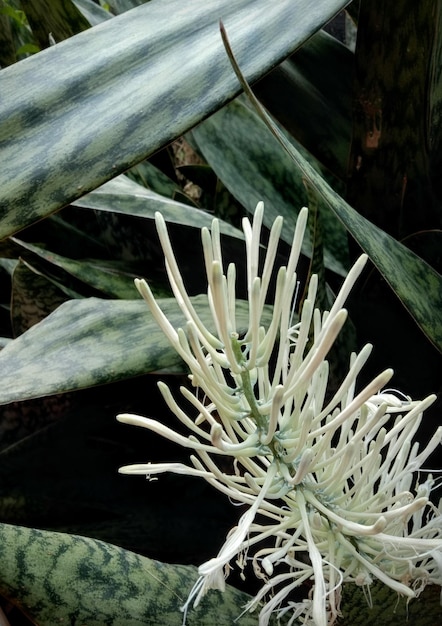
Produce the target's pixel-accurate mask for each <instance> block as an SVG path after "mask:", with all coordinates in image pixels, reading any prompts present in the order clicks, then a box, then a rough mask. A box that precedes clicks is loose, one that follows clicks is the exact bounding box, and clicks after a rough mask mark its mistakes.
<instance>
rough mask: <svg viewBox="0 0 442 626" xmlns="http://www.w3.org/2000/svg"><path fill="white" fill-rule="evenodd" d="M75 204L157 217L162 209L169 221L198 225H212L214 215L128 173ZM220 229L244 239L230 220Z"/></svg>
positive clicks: (184, 224) (138, 215) (221, 224)
mask: <svg viewBox="0 0 442 626" xmlns="http://www.w3.org/2000/svg"><path fill="white" fill-rule="evenodd" d="M73 205H74V206H78V207H83V208H88V209H95V210H99V211H107V212H110V213H121V214H124V215H132V216H137V217H145V218H148V219H151V220H153V219H154V217H155V213H156V211H160V212H161V213H162V214H163V217H164V219H165V220H166V221H167V222H172V223H174V224H181V225H182V226H192V227H194V228H198V229H201V228H202V227H203V226H206V227H207V228H210V227H211V224H212V220H213V215H210V214H209V213H206V211H203V210H201V209H196V208H194V207H191V206H188V205H187V204H183V203H181V202H177V201H176V200H172V199H170V198H167V197H166V196H162V195H160V194H158V193H156V192H154V191H152V190H150V189H146V188H145V187H143V186H142V185H139V184H137V183H136V182H134V181H132V180H130V179H129V178H128V177H127V176H118V177H117V178H114V180H111V181H109V182H108V183H106V184H105V185H102V186H101V187H99V188H98V189H96V190H95V191H92V192H91V193H89V194H87V195H86V196H83V197H82V198H80V199H79V200H76V201H75V202H74V203H73ZM220 231H221V232H222V233H223V234H225V235H230V236H231V237H236V238H238V239H242V232H241V231H240V230H238V229H237V228H234V227H233V226H231V225H230V224H229V223H228V222H224V221H222V220H221V221H220Z"/></svg>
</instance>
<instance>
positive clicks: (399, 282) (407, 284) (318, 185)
mask: <svg viewBox="0 0 442 626" xmlns="http://www.w3.org/2000/svg"><path fill="white" fill-rule="evenodd" d="M222 32H223V40H224V43H225V45H226V48H227V50H228V52H229V57H230V59H231V61H232V65H233V67H234V68H235V72H236V74H237V77H238V80H239V81H240V82H241V84H242V85H243V88H244V90H245V91H246V93H247V95H248V97H249V99H250V101H251V102H252V103H253V105H254V106H255V108H256V111H257V112H258V113H259V115H260V116H261V118H262V119H263V120H264V121H265V123H266V124H267V126H268V128H269V129H270V131H271V133H272V135H273V139H274V138H276V139H277V141H278V142H279V144H280V146H281V147H282V148H283V149H284V150H285V151H286V152H287V153H288V154H289V155H290V156H291V158H292V159H293V161H294V163H295V164H296V165H297V167H298V168H299V170H300V171H301V172H302V174H303V175H304V176H305V177H306V179H307V180H308V181H309V183H310V185H311V187H312V189H314V190H315V192H316V193H317V194H318V196H319V197H320V198H321V200H322V201H323V202H324V203H325V204H326V205H327V206H328V207H329V208H330V209H331V210H332V211H333V212H334V213H335V214H336V216H337V217H338V219H339V220H340V221H341V222H342V223H343V224H344V226H345V227H346V228H347V230H348V231H349V232H350V233H351V235H352V236H353V237H354V239H355V240H356V241H357V242H358V244H359V245H360V246H361V248H362V249H363V250H365V252H367V254H368V255H369V257H370V259H371V260H372V261H373V263H374V264H375V265H376V267H377V268H378V270H379V271H380V272H381V274H382V275H383V277H384V278H385V279H386V281H387V282H388V283H389V285H390V286H391V287H392V289H393V291H394V292H395V293H396V295H397V296H398V297H399V299H400V300H401V302H402V303H403V304H404V306H405V307H406V308H407V310H408V311H409V313H410V314H411V315H412V317H413V318H414V320H415V321H416V322H417V324H418V325H419V326H420V328H421V329H422V331H423V332H424V333H425V335H426V336H427V337H428V339H429V340H430V341H431V342H432V343H433V344H434V346H435V347H436V348H437V349H438V350H439V351H440V352H442V276H441V275H440V274H439V273H438V272H436V270H434V269H433V268H432V267H431V266H430V265H428V263H426V262H425V261H424V260H423V259H421V258H420V257H418V256H417V255H416V254H414V253H413V252H412V251H411V250H409V249H408V248H406V247H405V246H404V245H403V244H401V243H400V242H398V241H396V240H395V239H394V238H393V237H391V236H390V235H388V234H387V233H386V232H384V231H383V230H381V229H380V228H378V227H377V226H375V225H374V224H372V223H371V222H369V221H368V220H367V219H365V218H364V217H363V216H362V215H359V213H357V211H355V210H354V209H353V208H352V207H351V206H350V205H349V204H347V202H345V200H344V199H343V198H342V197H341V196H340V195H339V194H338V193H337V192H336V191H334V189H332V188H331V186H330V185H329V184H328V183H327V181H326V180H325V179H324V178H323V177H322V176H321V175H320V174H318V172H317V171H316V170H315V169H314V168H313V167H312V166H311V165H310V163H308V161H307V160H306V159H305V158H304V157H303V156H302V154H301V153H300V152H299V151H298V150H297V149H296V148H295V146H294V145H293V144H291V143H290V142H289V141H288V140H287V139H286V137H285V136H284V135H283V133H281V132H280V130H279V129H278V127H277V126H276V124H275V123H274V122H273V120H272V119H271V117H270V116H269V115H268V114H267V113H266V112H265V110H264V109H263V108H262V106H261V104H260V103H259V101H258V99H257V98H256V96H255V95H254V93H253V91H252V90H251V89H250V86H249V85H248V84H247V81H246V78H245V77H244V75H243V73H242V70H241V69H240V67H239V65H238V62H237V60H236V58H235V56H234V54H233V51H232V47H231V45H230V42H229V40H228V38H227V34H226V31H225V30H224V29H222ZM269 140H270V137H269Z"/></svg>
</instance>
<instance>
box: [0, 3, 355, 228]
mask: <svg viewBox="0 0 442 626" xmlns="http://www.w3.org/2000/svg"><path fill="white" fill-rule="evenodd" d="M346 4H347V2H346V1H344V0H333V1H332V0H317V2H315V3H314V5H312V4H311V2H310V0H299V2H298V3H297V6H296V11H294V10H293V9H294V7H293V2H292V0H280V1H279V2H274V3H268V2H267V0H212V1H211V2H206V0H194V2H193V3H192V10H189V8H188V7H186V6H183V3H182V2H181V0H161V1H155V0H152V1H151V2H149V3H147V4H145V5H143V6H140V7H137V8H135V9H133V10H131V11H128V12H127V13H124V14H122V15H119V16H118V17H116V18H113V19H111V20H108V21H106V22H104V23H102V24H99V25H98V26H95V27H93V28H91V29H89V30H86V31H84V32H82V33H80V34H78V35H76V36H74V37H71V38H70V39H67V40H65V41H63V42H61V43H60V44H58V45H56V46H51V47H50V48H48V49H46V50H43V51H42V52H40V53H39V54H37V55H34V56H33V57H30V58H28V59H25V60H24V61H22V62H20V63H16V64H15V65H12V66H10V67H8V68H6V69H4V70H2V71H1V72H0V93H1V94H2V97H1V101H0V143H1V147H2V168H1V170H0V189H1V200H0V237H6V236H8V235H11V234H13V233H14V232H16V231H17V230H20V229H21V228H23V227H24V226H26V225H28V224H30V223H32V222H34V221H36V220H39V219H41V218H42V217H44V216H46V215H48V214H50V213H51V212H54V211H56V210H57V209H59V208H60V207H62V206H64V205H65V204H67V203H69V202H72V201H73V200H75V199H77V198H79V197H80V196H82V195H84V194H85V193H87V192H89V191H91V190H92V189H94V188H96V187H98V186H99V185H101V184H103V183H104V182H105V181H106V180H109V179H110V178H113V177H114V176H116V175H117V174H119V173H121V172H123V171H125V170H126V169H128V168H130V167H131V166H132V165H134V164H136V163H137V162H139V161H141V160H143V159H144V158H146V157H147V156H148V155H149V154H152V153H153V152H154V151H156V150H157V149H159V148H160V147H161V146H164V145H166V144H167V143H169V142H170V141H171V140H173V139H175V138H176V137H178V136H180V135H182V134H183V132H185V131H186V130H188V129H189V128H191V127H192V126H194V125H195V124H196V123H198V122H199V121H200V120H201V119H203V118H204V117H207V116H208V115H210V114H211V113H212V112H214V111H215V110H217V109H218V108H220V107H222V106H223V105H224V104H225V103H226V102H227V101H229V100H230V99H231V98H233V97H234V96H235V95H237V94H238V92H239V90H240V87H239V85H238V82H237V80H236V77H235V75H234V73H233V72H232V69H231V66H230V63H229V61H228V58H227V56H226V54H225V50H224V47H223V45H222V41H221V38H220V36H219V27H218V23H219V20H220V19H222V20H223V21H224V23H225V24H226V25H227V26H228V28H229V32H230V33H231V37H232V41H234V42H235V47H236V49H237V51H238V58H239V60H240V62H241V64H242V67H244V71H245V74H246V76H247V78H248V79H249V80H252V81H253V80H256V79H257V78H258V77H259V76H261V75H262V74H263V73H264V72H265V71H267V70H268V69H269V68H271V67H274V66H275V65H276V64H277V63H279V62H280V61H281V60H282V59H283V58H285V57H286V56H287V55H289V54H290V53H291V52H293V51H294V50H295V49H296V48H297V47H298V46H300V45H301V44H302V43H303V42H304V41H305V40H306V39H307V38H308V37H309V36H310V35H311V34H312V33H314V32H315V31H317V30H318V29H319V28H320V27H321V26H322V25H323V24H324V23H326V22H327V21H328V20H329V19H330V18H331V17H333V15H334V14H335V13H337V12H338V11H339V10H340V9H341V8H342V7H343V6H345V5H346ZM289 25H291V26H289ZM276 33H277V36H275V34H276Z"/></svg>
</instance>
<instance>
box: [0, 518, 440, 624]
mask: <svg viewBox="0 0 442 626" xmlns="http://www.w3.org/2000/svg"><path fill="white" fill-rule="evenodd" d="M0 558H1V562H2V567H1V569H0V592H1V593H2V594H3V595H4V596H5V597H6V598H8V599H9V600H11V601H13V602H14V603H15V604H17V605H18V606H19V607H20V608H22V609H23V610H24V612H25V613H27V614H28V615H29V616H30V617H31V618H32V619H33V620H35V622H36V623H38V624H39V626H53V625H54V624H58V623H64V622H67V623H70V624H74V625H76V626H80V625H81V624H87V626H103V625H104V624H106V625H107V626H123V625H124V626H159V624H161V625H162V626H182V623H183V614H182V612H181V610H180V609H181V606H182V605H183V603H184V602H185V601H186V599H187V596H188V593H189V591H190V590H191V589H192V586H193V585H194V583H195V582H196V580H197V576H198V574H197V569H196V567H194V566H191V565H171V564H167V563H161V562H159V561H154V560H152V559H149V558H146V557H143V556H140V555H137V554H135V553H134V552H129V551H127V550H123V549H122V548H119V547H117V546H114V545H112V544H108V543H105V542H102V541H97V540H95V539H90V538H87V537H81V536H78V535H66V534H61V533H55V532H50V531H44V530H37V529H33V528H24V527H20V526H11V525H8V524H0ZM367 593H368V592H367V590H366V589H363V590H361V589H360V588H358V587H356V586H355V585H351V586H350V585H349V586H347V587H345V588H344V595H343V599H342V603H341V610H342V614H343V617H342V619H340V620H339V624H341V626H403V624H404V623H410V624H412V625H413V626H434V624H438V623H440V620H441V618H442V610H441V606H440V602H439V594H440V588H439V587H437V586H433V585H429V586H428V587H426V588H425V589H424V591H423V593H422V594H421V595H420V597H419V598H418V599H417V600H412V601H411V602H409V603H407V602H406V600H405V599H403V598H399V597H398V596H397V594H395V593H394V592H393V591H392V590H391V589H389V588H387V587H385V586H383V585H380V584H374V585H372V586H370V589H369V594H370V595H369V597H370V604H369V601H368V597H367ZM249 599H250V596H248V595H247V594H245V593H243V592H241V591H238V590H237V589H235V588H233V587H231V586H230V585H227V586H226V590H225V592H224V593H221V592H219V591H214V590H211V591H209V592H208V593H207V594H206V595H205V596H204V598H203V599H202V600H201V602H200V604H199V605H198V607H197V608H190V609H189V611H188V613H187V620H186V624H188V626H213V625H214V624H216V625H217V626H227V625H231V624H233V623H235V624H239V625H240V626H256V624H257V619H258V616H257V613H256V612H255V613H253V614H250V613H245V614H242V610H243V607H244V605H245V604H246V603H247V601H248V600H249ZM240 614H242V615H241V617H239V615H240ZM289 617H290V615H288V614H286V616H285V617H284V618H282V619H281V620H280V621H279V622H278V624H281V625H282V624H286V623H287V620H288V619H289ZM296 623H297V622H295V624H296ZM272 624H275V622H274V621H273V620H271V621H270V625H272Z"/></svg>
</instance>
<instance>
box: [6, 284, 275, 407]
mask: <svg viewBox="0 0 442 626" xmlns="http://www.w3.org/2000/svg"><path fill="white" fill-rule="evenodd" d="M192 301H193V303H194V305H195V307H196V308H197V310H198V312H199V314H200V316H201V319H202V320H203V322H204V323H205V324H206V325H207V326H208V327H209V328H213V321H212V317H211V314H210V310H209V306H208V304H207V298H206V297H205V296H195V297H193V298H192ZM158 303H159V305H160V306H161V308H162V309H163V311H164V312H165V314H166V315H167V317H168V318H169V320H170V322H171V323H172V324H173V326H174V327H179V326H184V324H185V320H184V316H183V315H182V313H181V312H180V311H179V308H178V305H177V303H176V301H175V299H174V298H166V299H161V298H159V299H158ZM237 317H238V327H239V328H242V329H244V330H245V329H246V328H247V326H248V307H247V303H246V302H239V303H238V316H237ZM270 319H271V310H270V309H268V310H267V312H266V313H265V315H264V317H263V324H268V323H269V322H270ZM179 367H181V371H184V364H183V362H182V361H181V358H180V357H179V356H178V355H177V353H176V352H175V350H173V349H172V348H171V346H170V344H169V342H168V340H167V339H166V337H165V336H164V334H163V332H162V331H161V330H160V329H159V327H158V325H157V323H156V322H155V320H154V319H153V318H152V316H151V314H150V311H149V310H148V308H147V305H146V304H145V303H144V302H143V301H139V300H100V299H98V298H86V299H84V300H70V301H68V302H66V303H64V304H62V305H61V306H60V307H59V308H58V309H57V310H56V311H54V312H53V313H52V314H51V315H49V316H48V317H47V318H46V319H44V320H43V321H42V322H40V323H39V324H37V325H35V326H33V327H32V328H30V329H29V330H28V331H27V332H26V333H24V334H23V335H21V336H20V337H18V338H17V339H15V340H14V341H12V342H10V343H9V344H8V345H7V346H6V347H5V348H4V349H3V350H2V351H1V352H0V370H1V372H2V378H1V386H0V404H7V403H10V402H14V401H16V400H25V399H29V398H37V397H41V396H45V395H51V394H55V393H60V392H65V391H72V390H75V389H81V388H84V387H92V386H94V385H100V384H104V383H109V382H112V381H116V380H120V379H123V378H130V377H132V376H137V375H140V374H146V373H148V372H154V371H158V370H166V369H170V368H174V371H176V369H177V368H179Z"/></svg>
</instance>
